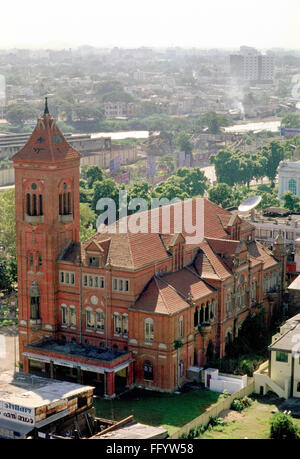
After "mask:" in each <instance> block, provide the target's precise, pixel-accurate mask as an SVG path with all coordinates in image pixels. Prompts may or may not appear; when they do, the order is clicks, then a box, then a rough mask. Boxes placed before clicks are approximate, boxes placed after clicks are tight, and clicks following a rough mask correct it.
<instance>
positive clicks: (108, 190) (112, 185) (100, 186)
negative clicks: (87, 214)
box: [92, 178, 119, 218]
mask: <svg viewBox="0 0 300 459" xmlns="http://www.w3.org/2000/svg"><path fill="white" fill-rule="evenodd" d="M102 198H111V199H113V200H114V201H115V204H116V209H117V216H116V218H118V211H119V186H118V184H117V183H116V182H115V181H114V180H113V179H111V178H107V179H104V180H102V182H99V181H96V182H95V183H94V187H93V198H92V209H93V210H94V211H96V206H97V202H98V201H99V199H102Z"/></svg>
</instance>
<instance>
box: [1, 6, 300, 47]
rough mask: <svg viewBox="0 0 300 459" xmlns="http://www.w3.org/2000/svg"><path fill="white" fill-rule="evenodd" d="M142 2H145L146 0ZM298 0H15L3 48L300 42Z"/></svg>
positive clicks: (4, 11) (5, 15)
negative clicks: (105, 0)
mask: <svg viewBox="0 0 300 459" xmlns="http://www.w3.org/2000/svg"><path fill="white" fill-rule="evenodd" d="M141 4H142V6H141ZM299 15H300V2H299V1H298V0H287V1H285V2H284V1H283V0H276V1H274V0H273V1H272V0H263V1H259V0H252V1H251V2H250V1H246V2H240V1H238V0H227V1H226V2H221V1H220V0H211V2H209V3H205V4H203V2H199V1H196V0H187V1H186V2H185V3H184V4H183V3H182V2H179V0H173V1H171V0H164V2H159V1H158V0H153V1H152V2H151V9H150V8H147V4H146V2H138V1H137V0H128V1H127V2H126V3H125V2H121V1H120V0H113V1H111V2H110V3H109V4H105V5H101V4H99V2H96V1H95V0H87V1H86V2H85V7H84V9H83V8H82V7H80V6H78V5H77V4H74V3H73V4H72V7H70V2H64V3H62V2H58V0H53V1H52V2H51V7H50V5H49V7H48V9H47V10H46V12H45V10H43V11H42V10H41V9H40V3H39V2H37V0H28V1H27V2H26V4H25V3H20V2H16V1H15V0H13V1H11V2H10V3H6V4H5V5H3V6H2V8H1V17H2V24H1V31H0V47H1V48H2V49H3V48H15V47H16V48H66V47H72V48H74V47H78V46H82V45H90V46H95V47H104V48H105V47H113V46H118V47H128V48H132V47H140V46H150V47H175V46H179V47H184V48H188V47H196V48H204V49H209V48H220V49H221V48H222V49H236V48H239V46H240V45H247V46H253V47H256V48H259V49H267V48H285V49H286V48H288V49H299V43H300V30H299V27H298V24H297V18H298V17H299Z"/></svg>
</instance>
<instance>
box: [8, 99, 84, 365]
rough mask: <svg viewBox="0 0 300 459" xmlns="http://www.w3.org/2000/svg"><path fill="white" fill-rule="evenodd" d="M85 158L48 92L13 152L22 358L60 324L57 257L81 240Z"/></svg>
mask: <svg viewBox="0 0 300 459" xmlns="http://www.w3.org/2000/svg"><path fill="white" fill-rule="evenodd" d="M80 158H81V155H80V153H78V152H77V151H76V150H75V149H74V148H73V147H72V146H71V145H70V144H69V143H68V142H67V141H66V139H65V138H64V136H63V134H62V133H61V131H60V130H59V128H58V126H57V124H56V120H55V119H54V118H53V117H52V116H51V115H50V113H49V110H48V105H47V98H46V101H45V110H44V114H43V116H41V117H40V118H38V120H37V124H36V127H35V128H34V130H33V132H32V134H31V136H30V138H29V140H28V141H27V143H26V144H25V145H24V147H23V148H21V150H19V151H18V152H17V153H16V154H15V155H14V156H13V162H14V169H15V201H16V202H15V204H16V230H17V259H18V307H19V342H20V359H21V361H22V360H23V359H22V349H23V347H24V345H25V344H29V343H31V342H33V341H36V340H38V339H39V338H42V337H44V336H49V335H52V336H55V332H56V330H57V318H58V317H57V315H58V310H57V290H58V270H57V259H58V257H59V255H60V254H61V252H62V251H63V250H64V249H65V248H66V247H67V246H68V245H69V244H70V243H72V242H74V243H76V242H79V229H80V214H79V167H80ZM25 371H26V369H25Z"/></svg>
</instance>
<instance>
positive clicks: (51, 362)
mask: <svg viewBox="0 0 300 459" xmlns="http://www.w3.org/2000/svg"><path fill="white" fill-rule="evenodd" d="M50 378H51V379H54V365H53V360H50Z"/></svg>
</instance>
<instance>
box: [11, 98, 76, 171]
mask: <svg viewBox="0 0 300 459" xmlns="http://www.w3.org/2000/svg"><path fill="white" fill-rule="evenodd" d="M80 158H81V154H80V153H78V151H76V150H75V149H74V148H73V147H72V146H71V145H70V144H69V143H68V142H67V141H66V139H65V137H64V136H63V134H62V133H61V131H60V129H59V128H58V126H57V124H56V120H55V119H54V118H53V117H52V116H51V115H50V114H49V112H48V107H47V106H46V107H45V112H44V114H43V116H41V117H40V118H38V120H37V124H36V127H35V128H34V130H33V132H32V134H31V136H30V137H29V139H28V140H27V142H26V144H25V145H24V147H22V148H21V150H19V151H18V152H17V153H16V154H14V156H13V157H12V159H13V161H15V162H18V161H22V162H24V161H29V162H32V161H34V162H39V163H52V162H61V161H67V160H76V159H80Z"/></svg>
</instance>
